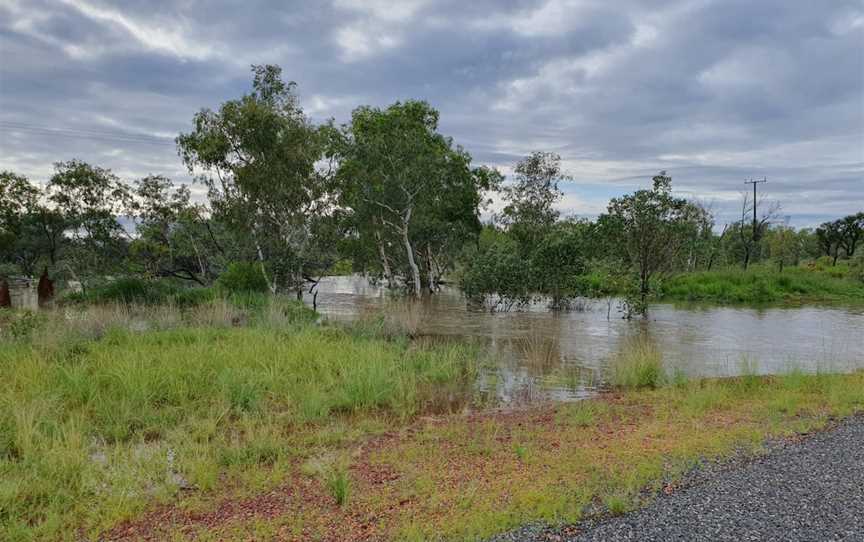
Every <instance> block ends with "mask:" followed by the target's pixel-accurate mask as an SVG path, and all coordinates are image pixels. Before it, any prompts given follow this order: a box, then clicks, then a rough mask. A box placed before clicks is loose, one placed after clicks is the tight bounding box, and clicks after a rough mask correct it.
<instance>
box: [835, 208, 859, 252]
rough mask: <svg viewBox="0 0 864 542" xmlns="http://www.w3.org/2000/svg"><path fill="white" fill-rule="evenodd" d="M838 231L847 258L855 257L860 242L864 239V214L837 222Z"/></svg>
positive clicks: (850, 216)
mask: <svg viewBox="0 0 864 542" xmlns="http://www.w3.org/2000/svg"><path fill="white" fill-rule="evenodd" d="M837 230H838V236H839V243H840V245H841V246H842V247H843V251H844V252H845V253H846V257H847V258H851V257H853V256H854V255H855V248H856V247H857V246H858V242H859V241H861V239H862V237H864V212H861V213H858V214H854V215H849V216H845V217H843V218H841V219H840V220H838V221H837Z"/></svg>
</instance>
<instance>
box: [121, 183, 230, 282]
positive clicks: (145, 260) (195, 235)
mask: <svg viewBox="0 0 864 542" xmlns="http://www.w3.org/2000/svg"><path fill="white" fill-rule="evenodd" d="M133 196H134V203H133V206H132V207H133V213H132V216H133V219H134V220H135V226H136V228H135V229H136V234H137V235H136V237H135V239H134V240H133V241H132V243H131V245H130V256H131V258H132V264H133V265H139V266H140V267H141V269H140V270H141V271H142V272H143V273H144V274H146V275H149V276H153V277H173V278H178V279H182V280H187V281H192V282H196V283H198V284H200V285H206V284H209V283H210V282H212V281H213V279H215V278H216V274H217V271H218V270H219V269H221V268H222V267H224V266H225V265H226V264H227V262H225V261H222V262H221V264H222V265H219V264H217V263H216V262H217V261H218V260H219V259H220V256H221V255H222V246H221V244H220V243H219V241H217V239H216V237H215V236H214V234H213V229H214V226H213V225H212V224H210V223H209V222H210V221H209V219H208V217H207V216H206V214H207V213H206V209H204V207H203V205H201V204H194V203H192V202H191V192H190V190H189V187H188V186H186V185H180V186H175V185H174V184H173V183H172V182H171V180H170V179H167V178H165V177H162V176H158V175H150V176H147V177H144V178H142V179H139V180H137V181H136V182H135V187H134V189H133Z"/></svg>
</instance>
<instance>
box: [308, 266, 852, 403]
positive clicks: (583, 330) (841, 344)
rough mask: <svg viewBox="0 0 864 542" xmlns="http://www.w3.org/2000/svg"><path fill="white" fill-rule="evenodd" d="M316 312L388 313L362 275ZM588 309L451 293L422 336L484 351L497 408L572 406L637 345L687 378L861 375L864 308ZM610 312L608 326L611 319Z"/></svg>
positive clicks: (384, 299) (423, 319) (329, 288)
mask: <svg viewBox="0 0 864 542" xmlns="http://www.w3.org/2000/svg"><path fill="white" fill-rule="evenodd" d="M319 292H320V293H319V295H318V310H319V312H321V313H322V314H324V315H326V316H327V317H329V318H333V319H336V320H353V319H356V318H358V317H362V316H364V315H368V314H370V313H371V314H375V313H376V312H381V311H387V310H389V309H390V307H392V299H391V295H390V293H389V292H388V291H387V290H386V288H381V287H377V286H374V285H371V284H370V283H369V282H368V281H367V280H366V279H364V278H363V277H359V276H352V277H327V278H325V279H323V280H322V283H321V285H320V287H319ZM609 309H610V305H609V304H608V303H607V301H606V300H591V301H587V302H586V303H585V306H584V307H583V310H576V311H569V312H553V311H549V310H547V309H546V308H545V307H544V306H543V305H542V304H537V305H532V306H531V307H529V308H528V309H527V310H523V311H513V312H507V313H490V312H488V311H484V310H478V309H471V308H468V307H466V303H465V299H464V297H463V296H462V295H461V293H460V292H459V291H458V290H457V289H455V288H445V289H444V290H443V291H442V292H440V293H438V294H436V295H434V296H431V297H429V298H428V299H426V300H424V302H423V307H422V310H421V311H420V316H419V319H418V322H419V323H418V326H417V327H418V332H419V334H421V335H425V336H433V337H441V338H450V339H468V340H473V341H477V342H480V343H481V344H482V345H484V346H485V347H487V348H488V351H489V352H490V354H491V355H490V358H491V359H492V360H493V361H494V363H493V366H492V367H491V368H490V369H489V370H486V371H484V372H483V374H482V375H481V378H480V381H479V382H478V387H479V389H480V391H481V392H482V393H485V394H488V395H489V396H490V397H491V398H494V399H495V400H496V401H497V402H503V403H520V402H533V401H537V400H573V399H576V398H579V397H583V396H585V395H586V394H590V393H592V392H594V391H595V390H596V389H597V387H598V386H599V385H601V383H602V379H603V376H604V374H605V369H606V368H607V367H608V363H609V360H610V359H611V358H613V357H614V356H615V355H616V353H618V352H619V351H620V350H621V349H622V348H624V347H625V345H626V344H627V343H628V342H629V341H631V340H632V339H634V338H636V337H642V338H644V339H646V340H649V341H651V342H653V343H654V344H655V345H656V346H657V347H658V348H659V349H660V351H661V352H663V357H664V363H665V364H666V366H667V369H669V370H680V371H683V372H684V373H686V374H687V375H689V376H692V377H700V376H733V375H737V374H741V373H742V372H750V371H755V372H758V373H762V374H774V373H782V372H786V371H789V370H791V369H794V368H798V369H801V370H804V371H808V372H813V371H831V372H837V371H843V372H846V371H851V370H855V369H862V368H864V307H834V306H831V307H819V306H805V307H766V308H747V307H723V306H701V307H689V306H676V305H672V304H666V303H658V304H653V305H651V307H650V309H649V314H648V317H647V318H645V319H642V318H635V319H633V320H629V321H628V320H625V319H623V318H621V315H620V313H619V312H618V311H617V304H616V303H615V302H614V301H612V304H611V311H610V310H609ZM607 313H608V315H609V317H608V318H607Z"/></svg>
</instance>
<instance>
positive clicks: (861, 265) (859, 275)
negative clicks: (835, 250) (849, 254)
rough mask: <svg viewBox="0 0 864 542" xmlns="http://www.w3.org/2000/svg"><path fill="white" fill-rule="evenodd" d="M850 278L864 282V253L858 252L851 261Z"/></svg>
mask: <svg viewBox="0 0 864 542" xmlns="http://www.w3.org/2000/svg"><path fill="white" fill-rule="evenodd" d="M849 278H851V279H852V280H854V281H857V282H860V283H861V284H864V254H858V255H857V256H855V257H854V258H852V259H851V260H850V261H849Z"/></svg>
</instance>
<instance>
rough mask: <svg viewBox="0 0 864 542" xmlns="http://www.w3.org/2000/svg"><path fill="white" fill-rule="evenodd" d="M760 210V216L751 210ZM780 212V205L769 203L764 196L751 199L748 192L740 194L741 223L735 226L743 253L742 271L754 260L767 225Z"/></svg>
mask: <svg viewBox="0 0 864 542" xmlns="http://www.w3.org/2000/svg"><path fill="white" fill-rule="evenodd" d="M754 206H756V209H757V210H758V209H759V208H761V209H762V213H761V215H758V216H757V215H756V213H754V212H753V208H754ZM779 211H780V203H778V202H776V201H774V202H769V201H768V200H767V199H766V198H765V196H762V197H761V198H759V199H758V200H757V199H753V198H752V197H751V196H750V193H749V192H742V193H741V221H740V222H739V223H738V224H737V228H736V231H737V233H738V240H739V242H740V244H741V250H742V253H743V259H742V264H743V266H744V269H745V270H746V269H747V267H748V266H749V265H750V262H751V260H752V259H753V258H754V252H755V251H756V250H757V249H758V248H759V242H760V241H761V240H762V237H763V236H764V234H765V231H766V230H767V228H768V226H769V224H770V223H771V221H772V220H774V219H775V218H776V217H777V214H778V213H779ZM751 217H752V218H751Z"/></svg>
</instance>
